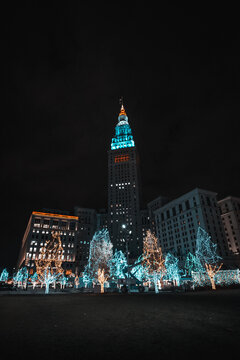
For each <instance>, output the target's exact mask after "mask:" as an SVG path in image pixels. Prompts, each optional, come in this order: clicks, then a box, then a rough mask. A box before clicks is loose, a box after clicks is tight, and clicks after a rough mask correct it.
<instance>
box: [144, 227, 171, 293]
mask: <svg viewBox="0 0 240 360" xmlns="http://www.w3.org/2000/svg"><path fill="white" fill-rule="evenodd" d="M142 265H143V267H144V268H145V270H146V274H147V277H148V280H149V281H153V283H154V288H155V293H158V286H159V287H160V288H161V281H162V278H163V275H164V274H165V271H166V268H165V265H164V258H163V254H162V249H161V247H160V246H159V245H158V239H157V237H156V236H154V235H153V234H152V233H151V231H150V230H148V231H147V232H146V237H145V238H144V241H143V258H142Z"/></svg>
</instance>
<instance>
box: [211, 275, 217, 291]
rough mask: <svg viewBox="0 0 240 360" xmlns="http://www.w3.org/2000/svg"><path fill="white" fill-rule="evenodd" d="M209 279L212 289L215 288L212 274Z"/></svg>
mask: <svg viewBox="0 0 240 360" xmlns="http://www.w3.org/2000/svg"><path fill="white" fill-rule="evenodd" d="M210 281H211V285H212V290H216V285H215V281H214V277H213V276H210Z"/></svg>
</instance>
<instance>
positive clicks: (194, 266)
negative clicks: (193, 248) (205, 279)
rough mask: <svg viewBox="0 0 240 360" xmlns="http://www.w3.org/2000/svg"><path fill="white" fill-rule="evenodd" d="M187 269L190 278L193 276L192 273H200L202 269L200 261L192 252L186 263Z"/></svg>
mask: <svg viewBox="0 0 240 360" xmlns="http://www.w3.org/2000/svg"><path fill="white" fill-rule="evenodd" d="M185 269H186V271H187V274H188V275H189V276H191V275H192V271H195V272H196V271H199V270H201V269H202V266H201V263H200V262H199V259H198V258H197V257H196V256H195V255H193V254H192V253H191V252H189V253H188V255H187V257H186V261H185Z"/></svg>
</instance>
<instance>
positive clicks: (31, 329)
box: [0, 289, 240, 360]
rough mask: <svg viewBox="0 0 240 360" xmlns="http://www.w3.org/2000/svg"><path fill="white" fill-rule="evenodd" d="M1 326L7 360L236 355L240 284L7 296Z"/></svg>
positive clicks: (0, 303)
mask: <svg viewBox="0 0 240 360" xmlns="http://www.w3.org/2000/svg"><path fill="white" fill-rule="evenodd" d="M0 332H1V333H0V335H1V336H0V339H1V344H0V345H1V349H2V352H1V359H9V358H10V356H11V355H16V356H17V357H18V359H21V358H25V359H34V358H35V357H36V356H38V355H41V356H42V357H41V358H42V359H44V357H45V358H46V359H71V360H72V359H84V360H85V359H90V358H93V357H96V358H98V359H101V358H104V359H109V358H112V359H123V357H126V356H128V355H130V356H131V357H133V356H137V357H138V358H139V359H147V358H153V355H157V358H159V359H160V358H161V359H163V358H165V359H169V358H170V359H176V358H179V357H180V356H182V355H183V356H184V357H190V356H196V355H200V356H202V358H203V356H204V358H205V359H208V358H209V359H210V358H211V359H221V358H224V356H225V355H226V353H228V357H229V358H231V359H232V358H237V357H238V356H237V357H236V355H233V353H234V351H236V350H237V352H238V354H239V342H240V289H228V290H217V291H216V292H213V291H211V292H210V291H202V292H195V293H177V294H176V293H175V294H174V293H168V294H159V295H155V294H147V293H146V294H145V293H144V294H130V295H126V294H104V295H101V294H61V295H60V294H59V295H58V294H53V295H47V296H45V295H2V296H0ZM3 349H6V350H7V353H6V355H4V356H5V357H4V356H2V354H3Z"/></svg>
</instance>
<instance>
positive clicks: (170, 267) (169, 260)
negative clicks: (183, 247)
mask: <svg viewBox="0 0 240 360" xmlns="http://www.w3.org/2000/svg"><path fill="white" fill-rule="evenodd" d="M178 261H179V260H178V258H176V257H175V256H174V255H173V254H171V253H167V255H166V257H165V266H166V270H167V272H166V278H167V279H168V280H171V281H173V283H174V285H175V286H179V285H180V274H179V267H178Z"/></svg>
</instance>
